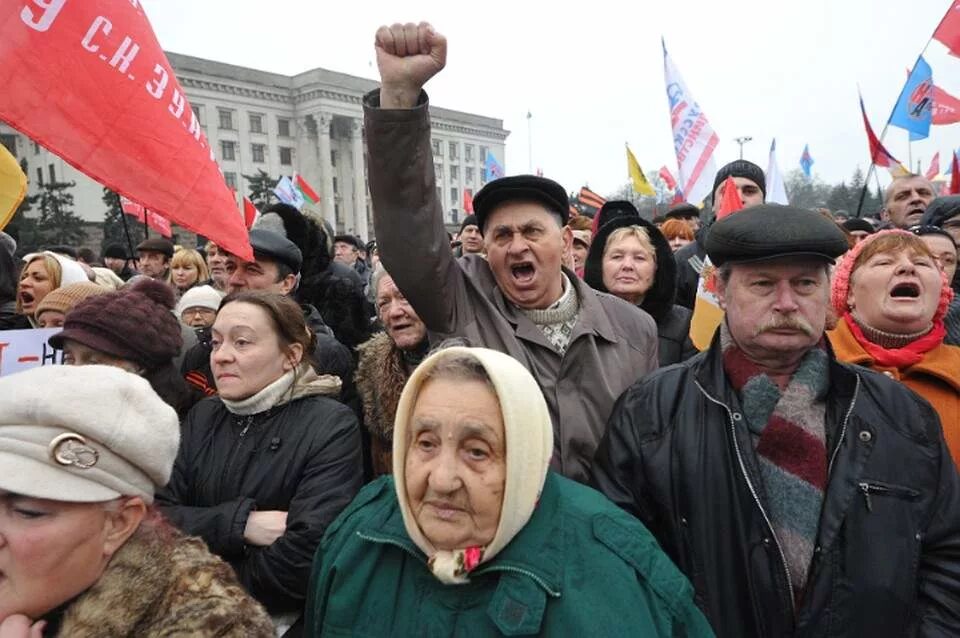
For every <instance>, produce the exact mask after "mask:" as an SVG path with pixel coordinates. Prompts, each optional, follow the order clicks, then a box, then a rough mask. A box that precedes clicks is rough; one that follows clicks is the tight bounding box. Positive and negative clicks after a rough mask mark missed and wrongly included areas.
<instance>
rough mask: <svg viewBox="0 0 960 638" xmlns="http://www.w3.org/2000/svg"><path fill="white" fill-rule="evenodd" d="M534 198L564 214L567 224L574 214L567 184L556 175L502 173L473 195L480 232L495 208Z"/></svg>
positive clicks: (552, 210)
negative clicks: (505, 175)
mask: <svg viewBox="0 0 960 638" xmlns="http://www.w3.org/2000/svg"><path fill="white" fill-rule="evenodd" d="M524 200H526V201H534V202H537V203H540V204H543V205H544V206H545V207H546V208H547V209H548V210H550V211H551V212H554V213H557V214H558V215H560V219H561V220H562V221H563V224H564V225H566V223H567V219H569V217H570V201H569V199H568V198H567V191H565V190H563V186H561V185H560V184H558V183H556V182H555V181H553V180H552V179H547V178H545V177H537V176H536V175H512V176H510V177H501V178H500V179H495V180H493V181H492V182H488V183H487V185H486V186H484V187H483V188H481V189H480V190H479V191H478V192H477V194H476V195H474V196H473V213H474V215H476V216H477V221H478V222H479V226H480V232H483V226H484V224H486V223H487V216H488V215H489V214H490V213H491V212H493V210H494V209H495V208H496V207H497V206H499V205H500V204H503V203H504V202H510V201H524Z"/></svg>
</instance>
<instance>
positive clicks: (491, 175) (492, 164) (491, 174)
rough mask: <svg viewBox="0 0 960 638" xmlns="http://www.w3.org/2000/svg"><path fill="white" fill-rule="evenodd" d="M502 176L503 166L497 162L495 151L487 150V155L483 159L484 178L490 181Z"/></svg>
mask: <svg viewBox="0 0 960 638" xmlns="http://www.w3.org/2000/svg"><path fill="white" fill-rule="evenodd" d="M500 177H503V167H502V166H500V163H499V162H497V158H496V157H494V156H493V153H491V152H490V151H487V157H486V158H485V159H484V161H483V179H484V181H486V182H489V181H490V180H493V179H498V178H500Z"/></svg>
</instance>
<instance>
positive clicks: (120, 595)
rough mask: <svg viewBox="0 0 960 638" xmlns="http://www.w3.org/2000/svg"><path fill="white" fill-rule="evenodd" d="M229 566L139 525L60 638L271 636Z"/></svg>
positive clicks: (77, 604)
mask: <svg viewBox="0 0 960 638" xmlns="http://www.w3.org/2000/svg"><path fill="white" fill-rule="evenodd" d="M273 634H274V630H273V624H272V623H271V622H270V618H269V616H267V614H266V612H265V611H264V610H263V608H262V607H261V606H260V604H259V603H257V602H256V601H255V600H254V599H253V598H251V597H250V596H249V595H248V594H247V593H246V592H245V591H244V590H243V588H242V587H241V586H240V584H239V583H238V582H237V578H236V575H235V574H234V573H233V570H232V569H231V567H230V566H229V565H227V564H226V563H225V562H223V561H222V560H221V559H220V558H218V557H216V556H214V555H213V554H211V553H210V552H209V551H208V550H207V547H206V545H205V544H204V543H203V541H202V540H200V539H199V538H194V537H186V536H183V535H182V534H181V533H180V532H178V531H177V530H175V529H174V528H173V527H172V526H170V524H169V523H167V522H165V521H163V520H162V519H156V520H152V521H150V522H144V523H143V524H141V526H140V529H138V530H137V531H136V532H135V533H134V535H133V536H131V537H130V539H129V540H128V541H127V542H126V543H125V544H124V546H123V547H121V548H120V550H119V551H117V553H116V554H114V556H113V558H112V559H111V560H110V562H109V564H108V565H107V567H106V569H105V570H104V572H103V574H102V575H101V576H100V579H99V580H98V581H97V582H96V583H95V584H94V585H93V586H92V587H91V588H90V589H88V590H87V591H85V592H84V593H82V594H81V595H80V596H79V597H77V598H76V599H75V600H74V601H73V603H72V604H70V606H69V607H68V608H67V610H66V612H65V613H64V615H63V622H62V624H61V626H60V631H59V632H58V633H57V635H58V636H62V637H64V638H66V637H68V636H69V637H70V638H88V637H89V638H93V637H103V636H109V637H120V636H144V637H148V638H150V637H155V636H156V637H159V636H170V635H178V636H187V635H189V636H212V635H217V636H264V637H266V636H273Z"/></svg>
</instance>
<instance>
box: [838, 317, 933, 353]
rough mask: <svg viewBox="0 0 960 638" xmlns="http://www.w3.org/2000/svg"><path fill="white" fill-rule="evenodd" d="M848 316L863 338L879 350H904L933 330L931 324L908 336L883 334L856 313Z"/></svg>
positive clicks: (891, 333)
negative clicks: (851, 318)
mask: <svg viewBox="0 0 960 638" xmlns="http://www.w3.org/2000/svg"><path fill="white" fill-rule="evenodd" d="M850 316H851V317H853V320H854V321H855V322H856V323H857V325H858V326H859V327H860V330H861V331H862V332H863V336H864V337H866V338H867V340H869V341H870V342H871V343H875V344H877V345H878V346H880V347H881V348H887V349H888V350H892V349H897V348H905V347H906V346H907V345H909V344H911V343H913V342H914V341H916V340H917V339H919V338H920V337H922V336H923V335H925V334H927V333H928V332H930V331H931V330H933V323H932V322H931V324H930V325H929V326H927V327H926V328H924V329H923V330H921V331H920V332H913V333H910V334H900V333H893V332H885V331H883V330H880V329H879V328H874V327H873V326H871V325H870V324H868V323H867V322H865V321H864V320H863V318H862V317H860V315H859V314H858V313H857V312H855V311H854V312H851V313H850Z"/></svg>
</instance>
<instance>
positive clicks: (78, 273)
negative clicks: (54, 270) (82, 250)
mask: <svg viewBox="0 0 960 638" xmlns="http://www.w3.org/2000/svg"><path fill="white" fill-rule="evenodd" d="M43 255H46V256H48V257H53V258H54V259H56V260H57V263H58V264H60V287H61V288H63V287H64V286H69V285H70V284H76V283H79V282H81V281H86V282H89V281H90V278H89V277H87V271H85V270H84V269H83V266H81V265H80V264H79V263H78V262H76V261H74V260H73V259H70V258H69V257H67V256H65V255H61V254H60V253H54V252H50V251H49V250H44V251H43V252H39V253H30V254H29V255H26V256H24V258H23V261H24V263H27V264H29V263H30V262H31V261H33V260H34V259H36V258H37V257H40V256H43Z"/></svg>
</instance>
